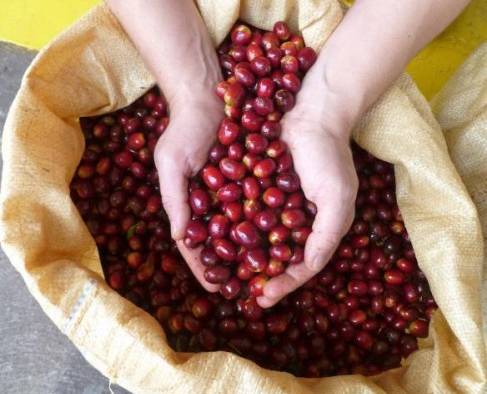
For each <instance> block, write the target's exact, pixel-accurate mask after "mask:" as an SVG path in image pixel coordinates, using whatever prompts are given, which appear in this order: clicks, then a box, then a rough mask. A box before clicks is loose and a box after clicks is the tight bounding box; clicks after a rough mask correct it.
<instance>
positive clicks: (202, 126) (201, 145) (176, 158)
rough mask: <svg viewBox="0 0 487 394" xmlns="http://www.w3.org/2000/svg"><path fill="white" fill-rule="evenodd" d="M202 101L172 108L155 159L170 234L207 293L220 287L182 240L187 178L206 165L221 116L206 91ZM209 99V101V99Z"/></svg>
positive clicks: (196, 251) (188, 214)
mask: <svg viewBox="0 0 487 394" xmlns="http://www.w3.org/2000/svg"><path fill="white" fill-rule="evenodd" d="M207 93H208V94H207V95H205V94H204V96H205V97H204V98H202V99H201V100H194V101H184V105H183V106H180V107H179V106H177V105H175V106H174V107H171V108H172V109H171V121H170V123H169V125H168V127H167V129H166V131H165V132H164V134H163V135H162V136H161V137H160V138H159V141H158V142H157V145H156V150H155V152H154V160H155V164H156V168H157V171H158V173H159V182H160V185H161V187H160V190H161V195H162V203H163V205H164V208H165V210H166V212H167V214H168V216H169V221H170V223H171V235H172V237H173V239H174V240H176V243H177V246H178V249H179V251H180V252H181V254H182V256H183V257H184V259H185V260H186V262H187V263H188V265H189V267H190V268H191V270H192V271H193V274H194V275H195V277H196V278H197V279H198V281H199V282H200V283H201V285H202V286H203V287H204V288H205V289H206V290H208V291H211V292H215V291H217V290H218V288H219V286H216V285H212V284H210V283H208V282H207V281H206V280H205V279H204V270H205V267H204V266H203V265H202V264H201V262H200V258H199V255H200V251H201V248H196V249H189V248H188V247H186V245H184V242H183V238H184V235H185V230H186V226H187V224H188V222H189V220H190V218H191V212H190V208H189V205H188V178H190V177H192V176H194V175H196V173H197V172H198V171H199V170H200V169H201V167H203V165H204V163H205V162H206V159H207V156H208V151H209V150H210V148H211V145H212V144H213V143H214V141H215V138H216V137H215V130H217V127H218V124H219V122H220V121H221V119H222V117H223V111H222V108H221V107H222V106H221V103H220V102H218V100H217V98H216V97H215V99H214V100H213V99H212V98H211V97H213V96H214V93H213V92H207ZM209 97H210V98H209Z"/></svg>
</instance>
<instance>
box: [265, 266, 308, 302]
mask: <svg viewBox="0 0 487 394" xmlns="http://www.w3.org/2000/svg"><path fill="white" fill-rule="evenodd" d="M316 273H317V271H314V270H311V269H310V268H309V267H308V266H307V265H306V264H303V263H300V264H294V265H291V266H289V267H288V268H287V270H286V272H284V273H283V274H281V275H279V276H276V277H275V278H272V279H271V280H270V281H269V282H267V283H266V285H265V286H264V295H263V296H261V297H258V298H257V303H258V304H259V305H260V306H261V307H262V308H269V307H271V306H273V305H275V304H276V303H278V302H279V301H280V300H281V299H282V298H284V297H285V296H286V295H287V294H289V293H291V292H293V291H294V290H296V289H297V288H298V287H300V286H302V285H303V284H305V283H306V282H307V281H308V280H310V279H311V278H312V277H313V276H314V275H315V274H316Z"/></svg>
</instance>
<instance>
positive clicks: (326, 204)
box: [155, 61, 358, 308]
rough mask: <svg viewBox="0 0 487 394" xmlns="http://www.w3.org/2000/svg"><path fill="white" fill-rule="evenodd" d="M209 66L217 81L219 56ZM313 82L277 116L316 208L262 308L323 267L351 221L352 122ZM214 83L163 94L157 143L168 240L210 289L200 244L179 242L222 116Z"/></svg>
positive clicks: (266, 292) (214, 288) (353, 185)
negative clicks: (195, 181) (298, 252)
mask: <svg viewBox="0 0 487 394" xmlns="http://www.w3.org/2000/svg"><path fill="white" fill-rule="evenodd" d="M207 67H208V70H206V73H207V74H208V75H210V76H212V78H210V80H211V79H219V80H221V75H220V71H219V66H218V63H217V62H216V61H215V62H214V65H212V64H207ZM316 79H319V76H318V75H316V76H313V68H312V69H311V70H310V71H309V73H308V75H307V76H306V77H305V79H304V81H303V84H302V88H301V90H300V92H299V93H298V96H297V101H296V105H295V107H294V108H293V109H292V110H291V111H290V112H288V113H287V114H286V115H285V116H284V117H283V118H282V120H281V125H282V134H281V138H282V139H283V140H284V141H285V142H286V144H287V145H288V148H289V149H290V151H291V154H292V156H293V160H294V168H295V171H296V172H297V174H298V175H299V177H300V180H301V187H302V189H303V192H304V194H305V197H306V198H307V199H308V200H310V201H312V202H313V203H314V204H315V205H316V207H317V215H316V217H315V220H314V223H313V227H312V232H311V234H310V235H309V237H308V240H307V242H306V245H305V258H304V263H301V264H296V265H291V266H289V267H288V268H287V270H286V271H285V272H284V273H283V274H281V275H279V276H277V277H274V278H272V279H271V280H269V281H268V282H267V283H266V285H265V287H264V294H263V296H261V297H258V299H257V302H258V303H259V305H260V306H261V307H263V308H267V307H270V306H272V305H274V304H275V303H277V302H278V301H279V300H280V299H282V298H283V297H285V296H286V295H287V294H288V293H290V292H292V291H294V290H295V289H296V288H298V287H300V286H301V285H303V284H304V283H306V282H307V281H308V280H309V279H311V278H312V277H313V276H314V275H315V274H316V273H318V272H319V271H320V270H321V269H323V267H324V266H325V265H326V263H327V262H328V261H329V259H330V258H331V256H332V254H333V252H334V251H335V248H336V247H337V245H338V243H339V242H340V239H341V238H342V236H343V235H344V234H345V233H346V231H347V230H348V228H349V227H350V225H351V223H352V221H353V215H354V202H355V196H356V192H357V185H358V181H357V176H356V173H355V168H354V165H353V159H352V153H351V150H350V143H349V138H350V132H349V130H350V125H349V124H347V123H346V122H345V121H344V120H343V119H341V118H340V114H341V113H342V112H343V111H340V110H339V109H338V108H336V109H335V108H333V106H326V104H325V103H326V100H325V95H326V94H328V93H329V92H325V91H324V90H323V89H317V86H316V82H317V81H316ZM216 82H217V81H215V84H214V85H213V86H215V85H216ZM211 85H212V84H211V83H208V81H206V82H205V84H204V86H202V87H201V89H200V90H198V89H197V88H195V86H192V87H191V88H190V89H185V88H180V89H175V91H176V92H177V93H175V94H173V95H172V96H169V97H167V99H168V102H169V106H170V109H171V121H170V123H169V126H168V128H167V130H166V131H165V133H164V134H163V135H162V137H161V138H160V140H159V141H158V144H157V147H156V152H155V162H156V167H157V170H158V173H159V179H160V184H161V194H162V202H163V205H164V208H165V210H166V212H167V214H168V216H169V220H170V223H171V234H172V237H173V238H174V239H175V240H176V242H177V245H178V248H179V250H180V252H181V254H182V256H183V257H184V258H185V260H186V262H187V263H188V265H189V267H190V268H191V270H192V271H193V273H194V275H195V277H196V278H197V279H198V281H199V282H200V283H201V285H202V286H203V287H204V288H205V289H206V290H208V291H211V292H215V291H218V289H219V286H218V285H214V284H210V283H208V282H207V281H206V280H205V279H204V275H203V273H204V270H205V267H204V266H203V265H202V263H201V261H200V259H199V252H200V249H201V248H200V249H189V248H188V247H187V246H185V244H184V242H183V239H184V236H185V229H186V226H187V224H188V222H189V220H190V218H191V211H190V207H189V204H188V179H189V178H191V177H192V176H194V175H196V174H197V173H198V171H199V170H200V169H201V168H202V167H203V165H204V164H205V162H206V161H207V158H208V152H209V150H210V148H211V147H212V145H213V144H214V143H215V141H216V130H217V129H218V127H219V124H220V122H221V120H222V119H223V117H224V114H223V103H222V102H221V101H220V100H219V99H218V98H217V96H216V94H215V92H214V89H213V88H210V86H211Z"/></svg>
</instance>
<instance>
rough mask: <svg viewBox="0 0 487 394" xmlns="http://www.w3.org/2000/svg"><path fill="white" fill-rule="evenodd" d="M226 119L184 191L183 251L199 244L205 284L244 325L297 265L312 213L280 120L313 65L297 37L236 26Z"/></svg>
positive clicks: (224, 62) (278, 29)
mask: <svg viewBox="0 0 487 394" xmlns="http://www.w3.org/2000/svg"><path fill="white" fill-rule="evenodd" d="M219 55H220V64H221V66H222V69H223V72H224V74H225V76H226V79H225V81H222V82H221V83H219V84H218V86H217V88H216V93H217V95H218V96H219V97H220V98H221V99H222V100H223V102H224V106H225V114H226V115H227V116H226V117H225V118H224V119H223V120H222V122H221V124H220V127H219V130H218V132H217V142H216V144H215V145H214V146H213V148H212V149H211V151H210V153H209V157H208V162H207V164H206V165H205V166H204V167H203V169H202V170H201V172H200V174H199V175H198V176H197V177H195V178H194V179H193V180H192V182H191V186H190V194H189V203H190V206H191V208H192V213H193V218H192V220H191V222H190V223H189V224H188V227H187V230H186V239H185V243H186V245H187V246H188V247H196V246H199V245H204V246H205V247H204V248H203V250H202V251H201V261H202V263H203V264H204V265H205V266H206V267H207V268H206V271H205V278H206V280H207V281H208V282H210V283H213V284H221V290H220V292H221V294H222V295H223V297H225V298H226V299H228V300H233V299H241V303H242V310H243V313H244V315H246V317H247V318H256V317H255V316H250V315H255V314H257V315H259V316H260V315H261V314H262V310H261V309H260V308H259V307H258V306H257V305H256V301H255V297H258V296H260V295H262V291H263V286H264V284H265V282H266V281H267V279H268V278H269V277H273V276H277V275H280V274H282V273H283V272H284V270H285V269H286V266H287V265H288V264H299V263H302V262H303V257H304V248H303V247H304V245H305V243H306V239H307V237H308V235H309V234H310V232H311V225H312V222H313V217H314V215H315V214H316V207H315V206H314V204H313V203H311V202H310V201H307V200H306V199H305V197H304V194H303V192H302V190H301V188H300V182H299V177H298V175H297V174H296V173H295V172H294V170H293V160H292V157H291V154H290V153H289V152H288V149H287V146H286V144H285V143H284V141H282V140H281V139H280V138H279V137H280V134H281V124H280V122H279V121H280V119H281V117H282V115H283V114H284V113H285V112H287V111H289V110H291V109H292V108H293V106H294V102H295V95H296V93H297V92H298V91H299V89H300V86H301V79H302V78H303V76H304V74H305V73H306V71H307V70H308V69H309V68H310V67H311V66H312V65H313V63H314V62H315V60H316V53H315V51H314V50H313V49H312V48H308V47H305V46H304V42H303V39H302V38H301V37H300V36H297V35H292V34H291V32H290V31H289V28H288V26H287V25H286V24H285V23H283V22H278V23H276V24H275V26H274V30H273V31H272V32H261V31H257V30H252V29H251V28H250V27H248V26H246V25H243V24H241V25H238V26H236V27H235V28H234V29H233V30H232V32H231V36H230V39H229V40H228V41H226V42H225V43H224V44H223V45H222V47H221V48H220V51H219Z"/></svg>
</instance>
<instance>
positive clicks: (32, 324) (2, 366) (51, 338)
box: [0, 43, 126, 394]
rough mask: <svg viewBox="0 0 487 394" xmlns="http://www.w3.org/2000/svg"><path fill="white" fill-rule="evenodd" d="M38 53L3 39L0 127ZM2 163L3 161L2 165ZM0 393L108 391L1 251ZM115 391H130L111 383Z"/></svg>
mask: <svg viewBox="0 0 487 394" xmlns="http://www.w3.org/2000/svg"><path fill="white" fill-rule="evenodd" d="M34 56H35V53H34V52H30V51H27V50H24V49H22V48H19V47H16V46H14V45H9V44H5V43H0V130H3V125H4V123H5V117H6V114H7V111H8V108H9V107H10V104H11V102H12V100H13V98H14V96H15V93H16V92H17V89H18V87H19V85H20V80H21V77H22V74H23V73H24V71H25V69H26V68H27V66H28V65H29V64H30V62H31V61H32V58H33V57H34ZM0 166H1V164H0ZM0 300H9V301H8V302H4V301H1V302H0V392H1V393H2V394H23V393H26V394H27V393H33V394H53V393H54V394H71V393H73V394H74V393H76V394H78V393H83V394H101V393H109V392H110V390H109V388H108V384H109V383H108V380H107V379H106V378H105V377H104V376H102V375H101V374H100V373H99V372H98V371H97V370H95V369H94V368H93V367H91V366H90V365H89V364H88V363H87V362H86V361H85V360H84V358H83V357H82V356H81V354H80V353H79V352H78V350H77V349H76V348H75V347H74V345H73V344H72V343H71V342H70V341H69V339H68V338H67V337H66V336H64V335H63V334H62V333H61V332H60V331H59V330H58V329H57V327H56V326H55V325H54V324H53V323H52V322H51V321H50V320H49V319H48V317H47V316H46V315H45V314H44V312H42V310H41V308H40V307H39V305H38V304H37V302H36V301H35V300H34V298H32V296H31V295H30V294H29V292H28V291H27V289H26V287H25V285H24V282H23V280H22V278H21V277H20V275H19V274H18V273H17V271H15V269H14V268H13V267H12V266H11V265H10V262H9V261H8V259H7V257H6V256H5V254H4V253H3V252H2V251H0ZM111 388H112V390H113V392H115V393H117V394H119V393H126V391H125V390H123V389H122V388H120V387H117V386H112V387H111Z"/></svg>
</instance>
